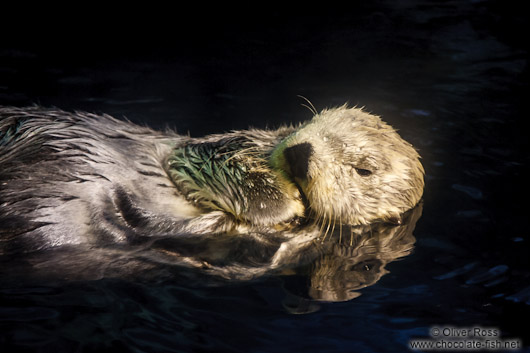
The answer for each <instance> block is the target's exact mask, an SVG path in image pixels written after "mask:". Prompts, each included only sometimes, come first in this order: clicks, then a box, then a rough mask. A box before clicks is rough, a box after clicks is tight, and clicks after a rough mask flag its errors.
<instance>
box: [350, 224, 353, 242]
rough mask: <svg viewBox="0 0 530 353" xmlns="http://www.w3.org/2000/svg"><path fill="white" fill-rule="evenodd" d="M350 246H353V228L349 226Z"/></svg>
mask: <svg viewBox="0 0 530 353" xmlns="http://www.w3.org/2000/svg"><path fill="white" fill-rule="evenodd" d="M350 246H353V227H352V226H351V225H350Z"/></svg>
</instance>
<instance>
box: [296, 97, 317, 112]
mask: <svg viewBox="0 0 530 353" xmlns="http://www.w3.org/2000/svg"><path fill="white" fill-rule="evenodd" d="M297 96H298V97H300V98H302V99H303V100H305V101H306V102H307V103H308V104H309V106H308V105H306V104H301V106H302V107H306V108H307V109H309V110H310V111H311V113H313V114H314V115H318V112H317V110H316V108H315V106H314V105H313V103H311V101H310V100H309V99H307V98H306V97H304V96H301V95H297Z"/></svg>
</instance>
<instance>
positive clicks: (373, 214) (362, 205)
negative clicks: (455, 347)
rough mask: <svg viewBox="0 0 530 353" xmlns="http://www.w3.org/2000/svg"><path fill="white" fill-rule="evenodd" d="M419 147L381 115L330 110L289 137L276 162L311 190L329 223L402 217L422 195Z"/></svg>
mask: <svg viewBox="0 0 530 353" xmlns="http://www.w3.org/2000/svg"><path fill="white" fill-rule="evenodd" d="M419 158H420V157H419V155H418V153H417V152H416V150H415V149H414V148H413V147H412V146H411V145H410V144H409V143H408V142H406V141H404V140H403V139H402V138H401V137H400V136H399V135H398V134H397V133H396V131H395V130H394V129H393V128H392V127H391V126H389V125H388V124H386V123H384V122H383V121H382V120H381V119H380V118H379V117H377V116H374V115H371V114H368V113H366V112H363V111H362V110H360V109H357V108H347V107H340V108H335V109H329V110H324V111H322V112H321V113H320V114H317V115H315V116H314V117H313V119H312V120H311V121H309V122H308V123H306V124H304V125H302V126H301V127H300V128H299V129H297V130H296V131H295V132H293V133H292V134H291V135H289V136H288V137H287V138H285V139H284V140H283V141H282V143H281V144H279V145H278V147H277V148H275V150H274V151H273V153H272V155H271V159H270V164H271V165H272V167H273V168H274V169H277V170H280V171H283V172H284V173H285V174H286V176H287V177H288V178H290V179H291V180H292V181H294V182H295V183H296V184H297V185H298V186H299V189H300V191H301V192H302V193H303V194H304V195H305V198H306V200H307V205H308V207H309V210H310V215H311V217H313V218H314V219H315V220H317V221H319V222H324V223H331V222H333V224H334V223H341V224H350V225H360V224H369V223H373V222H377V221H384V222H392V223H399V222H400V219H401V218H400V217H401V214H402V213H403V212H405V211H407V210H409V209H411V208H412V207H414V206H415V205H416V204H417V203H418V202H419V201H420V198H421V196H422V193H423V187H424V180H423V175H424V170H423V167H422V165H421V163H420V161H419Z"/></svg>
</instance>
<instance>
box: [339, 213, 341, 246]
mask: <svg viewBox="0 0 530 353" xmlns="http://www.w3.org/2000/svg"><path fill="white" fill-rule="evenodd" d="M339 244H342V212H341V213H340V215H339Z"/></svg>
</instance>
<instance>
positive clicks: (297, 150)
mask: <svg viewBox="0 0 530 353" xmlns="http://www.w3.org/2000/svg"><path fill="white" fill-rule="evenodd" d="M312 154H313V146H311V144H310V143H308V142H304V143H300V144H298V145H294V146H291V147H288V148H286V149H285V150H284V151H283V155H284V156H285V160H286V161H287V163H288V164H289V169H290V171H291V177H293V178H300V179H306V178H307V172H308V170H309V158H310V157H311V155H312Z"/></svg>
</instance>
